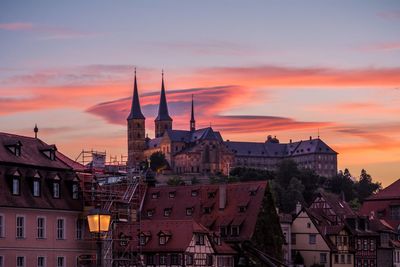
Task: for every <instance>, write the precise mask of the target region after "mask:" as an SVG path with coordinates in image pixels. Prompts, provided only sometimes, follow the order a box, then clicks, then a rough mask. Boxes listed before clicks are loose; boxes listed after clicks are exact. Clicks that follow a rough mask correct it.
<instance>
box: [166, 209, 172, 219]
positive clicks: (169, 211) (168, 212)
mask: <svg viewBox="0 0 400 267" xmlns="http://www.w3.org/2000/svg"><path fill="white" fill-rule="evenodd" d="M171 211H172V209H171V208H166V209H164V216H165V217H169V216H170V215H171Z"/></svg>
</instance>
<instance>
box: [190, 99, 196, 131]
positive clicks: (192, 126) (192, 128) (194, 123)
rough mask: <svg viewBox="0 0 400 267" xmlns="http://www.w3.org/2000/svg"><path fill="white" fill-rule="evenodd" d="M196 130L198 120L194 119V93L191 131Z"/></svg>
mask: <svg viewBox="0 0 400 267" xmlns="http://www.w3.org/2000/svg"><path fill="white" fill-rule="evenodd" d="M195 130H196V121H195V119H194V101H193V94H192V113H191V116H190V131H191V132H194V131H195Z"/></svg>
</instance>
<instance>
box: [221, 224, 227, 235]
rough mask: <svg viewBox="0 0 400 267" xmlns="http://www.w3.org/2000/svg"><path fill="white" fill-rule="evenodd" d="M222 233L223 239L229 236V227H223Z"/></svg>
mask: <svg viewBox="0 0 400 267" xmlns="http://www.w3.org/2000/svg"><path fill="white" fill-rule="evenodd" d="M220 232H221V236H222V237H225V236H227V234H228V229H227V227H226V226H221V227H220Z"/></svg>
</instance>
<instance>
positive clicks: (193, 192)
mask: <svg viewBox="0 0 400 267" xmlns="http://www.w3.org/2000/svg"><path fill="white" fill-rule="evenodd" d="M191 195H192V197H197V196H198V195H199V191H198V190H192V193H191Z"/></svg>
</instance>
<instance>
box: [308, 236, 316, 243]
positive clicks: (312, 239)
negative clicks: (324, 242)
mask: <svg viewBox="0 0 400 267" xmlns="http://www.w3.org/2000/svg"><path fill="white" fill-rule="evenodd" d="M316 242H317V235H315V234H310V235H309V236H308V243H309V244H315V243H316Z"/></svg>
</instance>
